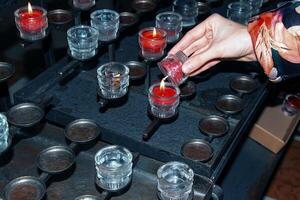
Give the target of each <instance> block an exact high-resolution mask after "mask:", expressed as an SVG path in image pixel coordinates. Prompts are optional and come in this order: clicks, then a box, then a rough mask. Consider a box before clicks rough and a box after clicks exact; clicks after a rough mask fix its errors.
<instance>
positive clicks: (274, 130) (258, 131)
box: [249, 105, 300, 153]
mask: <svg viewBox="0 0 300 200" xmlns="http://www.w3.org/2000/svg"><path fill="white" fill-rule="evenodd" d="M299 119H300V114H298V115H294V116H292V117H290V116H286V115H285V114H284V113H283V112H282V110H281V105H279V106H275V107H266V108H265V109H264V111H263V112H262V114H261V116H260V117H259V118H258V120H257V122H256V123H255V125H254V126H253V128H252V130H251V131H250V134H249V136H250V138H252V139H253V140H255V141H256V142H258V143H260V144H261V145H263V146H265V147H266V148H267V149H269V150H271V151H272V152H274V153H278V152H279V151H280V150H281V149H282V147H284V145H285V144H286V143H287V142H288V140H289V139H290V137H291V135H292V134H293V132H294V129H295V128H296V126H297V124H298V121H299Z"/></svg>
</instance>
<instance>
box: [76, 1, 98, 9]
mask: <svg viewBox="0 0 300 200" xmlns="http://www.w3.org/2000/svg"><path fill="white" fill-rule="evenodd" d="M95 4H96V2H95V0H73V5H74V7H75V8H78V9H80V10H88V9H90V8H91V7H93V6H94V5H95Z"/></svg>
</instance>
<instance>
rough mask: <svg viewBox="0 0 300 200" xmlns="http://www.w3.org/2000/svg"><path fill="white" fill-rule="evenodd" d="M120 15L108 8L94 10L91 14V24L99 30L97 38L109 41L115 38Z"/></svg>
mask: <svg viewBox="0 0 300 200" xmlns="http://www.w3.org/2000/svg"><path fill="white" fill-rule="evenodd" d="M119 24H120V15H119V13H117V12H116V11H113V10H109V9H102V10H96V11H94V12H92V14H91V25H92V27H94V28H96V29H97V30H98V31H99V40H100V41H103V42H109V41H111V40H114V39H116V38H117V33H118V30H119Z"/></svg>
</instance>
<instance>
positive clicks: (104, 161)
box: [95, 145, 194, 200]
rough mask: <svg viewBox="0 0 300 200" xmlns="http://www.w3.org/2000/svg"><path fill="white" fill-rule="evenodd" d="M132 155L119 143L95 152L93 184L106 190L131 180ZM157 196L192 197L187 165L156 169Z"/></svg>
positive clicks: (174, 199) (191, 174)
mask: <svg viewBox="0 0 300 200" xmlns="http://www.w3.org/2000/svg"><path fill="white" fill-rule="evenodd" d="M132 159H133V156H132V154H131V152H130V151H129V150H128V149H126V148H124V147H122V146H117V145H113V146H107V147H104V148H102V149H100V150H99V151H98V152H97V153H96V155H95V168H96V183H97V185H98V186H100V187H101V188H102V189H104V190H107V191H111V192H113V191H118V190H121V189H123V188H124V187H126V186H127V185H128V184H129V183H130V182H131V179H132V168H133V163H132ZM157 178H158V184H157V188H158V196H159V198H160V199H162V200H188V199H191V198H192V189H193V181H194V172H193V170H192V169H191V168H190V167H189V166H188V165H186V164H184V163H180V162H169V163H166V164H164V165H163V166H161V167H160V168H159V169H158V171H157Z"/></svg>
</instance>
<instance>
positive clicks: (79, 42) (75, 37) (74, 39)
mask: <svg viewBox="0 0 300 200" xmlns="http://www.w3.org/2000/svg"><path fill="white" fill-rule="evenodd" d="M98 36H99V34H98V31H97V30H96V29H94V28H92V27H90V26H84V25H80V26H74V27H72V28H70V29H69V30H68V31H67V37H68V38H67V39H68V45H69V49H70V51H71V56H72V57H73V58H75V59H78V60H86V59H89V58H91V57H93V56H94V55H95V54H96V49H97V47H98Z"/></svg>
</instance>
